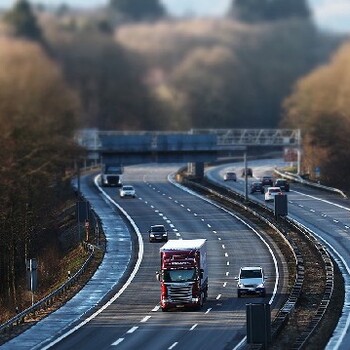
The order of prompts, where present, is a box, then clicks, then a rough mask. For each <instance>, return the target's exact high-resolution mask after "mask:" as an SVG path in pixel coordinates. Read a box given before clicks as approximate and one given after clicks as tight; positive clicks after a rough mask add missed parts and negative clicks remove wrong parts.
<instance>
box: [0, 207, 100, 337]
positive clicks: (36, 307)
mask: <svg viewBox="0 0 350 350" xmlns="http://www.w3.org/2000/svg"><path fill="white" fill-rule="evenodd" d="M89 217H90V219H91V220H92V222H93V223H94V224H95V225H98V229H99V230H100V231H99V232H102V225H101V222H100V220H99V218H98V216H97V214H96V213H95V212H94V211H93V210H92V209H91V212H90V215H89ZM93 227H95V226H93ZM82 245H83V247H84V249H85V250H86V251H87V252H88V253H89V255H88V257H87V259H86V260H85V262H84V264H83V265H82V266H81V268H80V269H79V270H78V271H77V272H76V273H75V274H74V275H72V276H70V273H69V272H68V279H67V281H66V282H65V283H63V284H62V285H61V286H60V287H59V288H57V289H56V290H54V291H53V292H52V293H50V294H49V295H47V296H46V297H44V298H43V299H41V300H39V301H38V302H36V303H35V304H33V305H32V306H31V307H29V308H27V309H25V310H23V311H21V312H19V313H18V314H17V315H16V316H14V317H12V318H11V319H9V320H8V321H6V322H5V323H3V324H2V325H0V334H4V333H8V334H10V333H11V331H12V330H13V329H14V328H15V327H16V326H18V325H20V324H23V323H25V322H26V320H27V319H33V318H35V316H36V314H37V313H38V312H39V311H43V310H46V309H48V308H49V307H50V306H52V305H53V303H54V302H55V300H56V299H58V298H59V297H60V296H62V295H64V294H66V293H67V292H68V290H69V289H70V288H71V287H72V286H73V285H75V284H76V283H78V280H79V277H80V276H81V275H82V274H83V273H84V272H85V271H86V270H87V268H88V266H89V264H90V262H91V261H92V259H93V257H94V253H95V246H94V245H93V244H90V243H88V242H82Z"/></svg>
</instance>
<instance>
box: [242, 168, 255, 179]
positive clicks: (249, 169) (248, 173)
mask: <svg viewBox="0 0 350 350" xmlns="http://www.w3.org/2000/svg"><path fill="white" fill-rule="evenodd" d="M244 176H245V168H243V169H242V177H244ZM247 176H250V177H252V176H253V169H252V168H247Z"/></svg>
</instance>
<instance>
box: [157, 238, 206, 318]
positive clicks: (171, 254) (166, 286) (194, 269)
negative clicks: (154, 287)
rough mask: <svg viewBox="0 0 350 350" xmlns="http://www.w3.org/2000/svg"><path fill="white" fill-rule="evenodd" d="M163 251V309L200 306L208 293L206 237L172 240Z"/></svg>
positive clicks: (161, 273) (163, 247) (161, 279)
mask: <svg viewBox="0 0 350 350" xmlns="http://www.w3.org/2000/svg"><path fill="white" fill-rule="evenodd" d="M160 253H161V270H160V271H158V273H157V276H158V280H159V281H160V283H161V300H160V304H161V308H162V311H167V310H169V309H172V308H193V309H197V310H198V309H200V308H201V307H202V305H203V303H204V302H205V300H206V298H207V295H208V269H207V253H206V240H205V239H197V240H169V241H168V242H167V243H166V244H164V245H163V246H162V247H161V248H160Z"/></svg>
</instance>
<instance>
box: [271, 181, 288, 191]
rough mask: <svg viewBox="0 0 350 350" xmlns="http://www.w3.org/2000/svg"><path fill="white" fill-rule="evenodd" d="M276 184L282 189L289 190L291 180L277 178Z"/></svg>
mask: <svg viewBox="0 0 350 350" xmlns="http://www.w3.org/2000/svg"><path fill="white" fill-rule="evenodd" d="M274 186H276V187H279V188H280V189H281V190H282V191H285V192H289V182H288V181H287V180H286V179H277V180H276V181H275V184H274Z"/></svg>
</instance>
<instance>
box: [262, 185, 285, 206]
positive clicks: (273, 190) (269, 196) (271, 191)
mask: <svg viewBox="0 0 350 350" xmlns="http://www.w3.org/2000/svg"><path fill="white" fill-rule="evenodd" d="M280 194H283V192H282V190H281V188H280V187H268V188H267V190H266V192H265V202H269V201H274V200H275V196H277V195H280Z"/></svg>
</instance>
